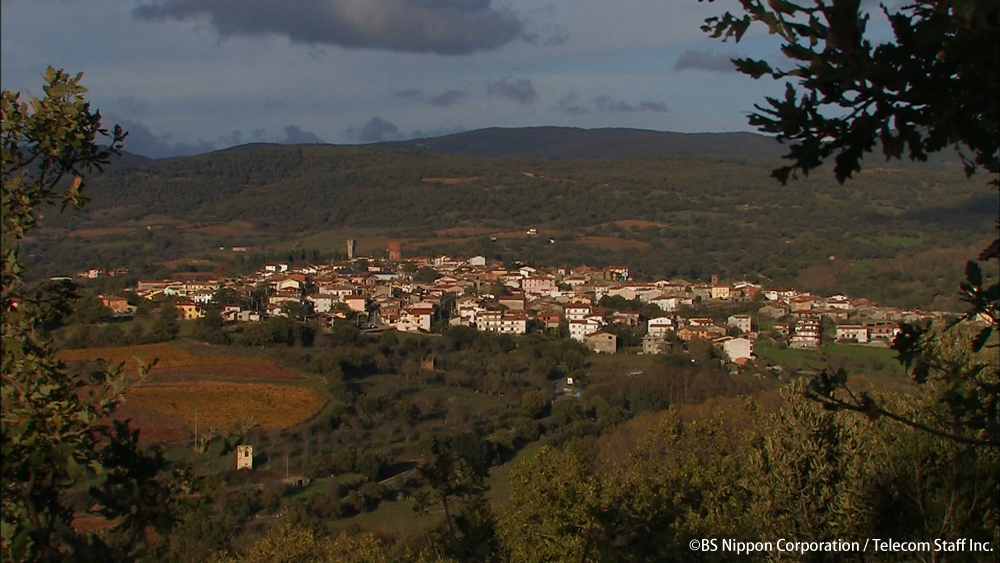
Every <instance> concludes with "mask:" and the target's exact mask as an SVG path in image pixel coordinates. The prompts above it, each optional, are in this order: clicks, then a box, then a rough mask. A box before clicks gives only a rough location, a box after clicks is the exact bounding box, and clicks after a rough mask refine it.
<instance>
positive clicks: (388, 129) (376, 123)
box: [346, 117, 400, 143]
mask: <svg viewBox="0 0 1000 563" xmlns="http://www.w3.org/2000/svg"><path fill="white" fill-rule="evenodd" d="M346 133H347V136H348V137H350V138H352V139H357V141H358V142H359V143H378V142H380V141H395V140H398V139H400V135H399V127H396V124H395V123H392V122H390V121H386V120H384V119H382V118H381V117H373V118H371V119H369V120H368V123H365V124H364V126H363V127H361V128H360V129H358V128H356V127H351V128H349V129H347V131H346Z"/></svg>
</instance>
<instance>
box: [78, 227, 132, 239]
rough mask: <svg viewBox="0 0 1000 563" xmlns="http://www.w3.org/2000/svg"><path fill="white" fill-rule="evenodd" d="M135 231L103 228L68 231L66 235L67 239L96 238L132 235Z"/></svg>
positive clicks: (126, 228)
mask: <svg viewBox="0 0 1000 563" xmlns="http://www.w3.org/2000/svg"><path fill="white" fill-rule="evenodd" d="M134 232H135V229H131V228H128V227H104V228H100V229H77V230H75V231H70V232H68V233H66V236H69V237H80V238H88V239H89V238H98V237H106V236H109V235H122V234H125V233H134Z"/></svg>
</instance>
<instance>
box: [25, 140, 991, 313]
mask: <svg viewBox="0 0 1000 563" xmlns="http://www.w3.org/2000/svg"><path fill="white" fill-rule="evenodd" d="M775 164H776V161H773V160H759V159H744V158H723V157H711V156H699V157H649V158H638V159H590V160H558V161H552V160H525V159H477V158H467V157H457V156H449V155H442V154H432V153H426V152H415V151H403V150H397V149H389V148H386V147H380V146H368V147H336V146H324V145H315V146H292V147H287V146H271V145H261V146H252V147H243V148H241V149H240V150H227V151H220V152H217V153H212V154H206V155H200V156H195V157H189V158H178V159H170V160H156V161H141V162H136V161H130V162H129V163H125V162H121V163H117V164H114V165H112V166H109V167H108V168H107V170H106V171H105V173H103V174H101V175H99V176H96V177H94V178H93V180H92V182H91V183H90V186H89V188H88V192H87V193H88V195H89V196H90V197H91V198H92V200H91V201H90V202H89V203H88V204H87V206H86V207H85V209H84V211H83V213H81V214H80V215H78V216H76V215H72V214H65V213H64V214H58V213H53V212H52V211H49V212H48V216H47V217H46V218H45V220H44V221H43V227H44V228H43V229H40V230H39V231H37V234H36V235H35V236H34V237H33V238H32V239H31V240H29V241H26V243H25V245H26V246H27V248H26V250H27V252H26V254H29V253H30V254H32V257H33V258H34V260H35V261H36V262H38V263H40V264H48V265H49V266H48V267H47V268H44V269H42V268H41V267H40V268H39V269H38V270H37V271H35V272H34V275H36V276H39V275H56V274H65V273H68V272H72V271H74V270H77V269H81V268H84V267H86V266H91V265H94V266H103V267H117V266H122V265H126V266H130V267H132V268H133V269H135V270H136V271H138V272H146V273H150V272H151V271H153V270H155V269H161V270H162V268H163V267H164V266H163V264H162V262H164V261H172V262H169V263H168V267H171V268H173V267H178V266H177V265H181V264H187V265H186V266H185V267H188V268H190V267H191V263H190V259H193V258H197V259H200V260H203V261H205V262H200V263H199V264H201V265H200V266H198V268H209V269H212V268H218V267H221V266H220V264H226V263H231V264H230V266H227V267H235V268H241V267H249V265H251V264H252V263H255V261H256V262H259V261H260V260H262V259H264V258H265V257H269V256H270V257H280V258H282V259H297V260H309V259H320V258H326V257H331V256H336V255H337V254H338V253H340V252H342V249H343V248H344V245H343V242H344V240H345V239H347V238H354V239H357V240H358V241H359V248H360V249H361V251H362V252H365V253H369V254H372V255H378V254H384V249H385V247H386V245H387V244H388V241H390V240H396V241H400V242H402V243H403V246H404V253H405V254H408V255H414V254H417V253H439V252H443V253H449V254H452V255H473V254H484V255H486V256H489V257H490V258H499V259H503V260H512V259H520V260H526V261H531V262H535V263H539V264H570V265H575V264H580V263H590V264H594V265H600V264H606V263H610V262H624V263H626V264H628V265H630V266H631V267H632V268H633V271H635V272H636V273H637V274H639V275H645V276H682V277H685V278H688V279H706V278H707V277H708V276H709V275H710V274H712V273H719V274H721V275H723V276H724V277H728V278H738V277H744V276H746V277H748V278H752V279H763V280H772V282H771V283H776V284H788V285H791V284H795V285H797V286H799V287H803V288H807V289H813V290H816V291H821V292H833V291H847V292H851V293H854V294H857V295H866V296H869V297H872V298H875V299H880V300H888V301H890V302H894V303H899V304H912V305H925V306H926V305H929V304H931V303H933V302H934V300H935V299H940V300H943V301H942V302H948V303H951V302H952V301H953V296H954V293H955V290H954V288H955V287H957V282H958V279H959V277H960V272H961V267H962V264H964V260H966V259H968V258H969V257H971V256H973V255H974V254H975V253H977V252H978V250H979V249H980V248H981V246H982V245H983V243H984V241H985V240H986V238H987V237H988V236H989V234H990V232H991V229H992V225H993V222H994V221H995V215H996V209H997V194H996V192H991V191H990V190H989V189H988V188H987V187H986V186H985V185H984V184H983V183H982V182H981V181H979V180H978V179H973V180H966V179H965V178H963V177H962V175H961V174H960V173H959V172H956V171H950V170H918V169H898V168H887V167H884V166H882V167H874V166H872V167H869V168H867V169H866V171H865V172H864V173H862V174H860V175H859V176H858V177H857V178H856V179H854V180H852V181H850V182H848V183H847V184H846V185H845V186H840V185H838V184H837V183H836V182H835V181H834V180H833V179H832V177H831V176H832V175H831V174H829V173H828V172H824V171H818V172H817V173H814V174H813V175H811V176H810V177H808V178H805V179H801V180H799V181H795V182H791V183H789V185H787V186H781V185H779V184H777V183H776V182H774V181H773V180H772V179H771V178H770V177H769V173H770V170H771V169H772V168H773V167H774V166H775ZM528 227H535V228H536V229H538V232H539V236H534V237H529V236H527V235H526V234H525V230H526V228H528ZM234 245H239V246H249V247H250V248H251V252H250V253H246V254H239V255H236V254H234V253H233V252H231V251H230V250H229V247H231V246H234ZM219 247H225V248H226V251H225V252H221V251H219ZM45 256H48V258H49V259H48V260H43V258H44V257H45ZM185 261H187V262H185ZM168 273H169V272H168Z"/></svg>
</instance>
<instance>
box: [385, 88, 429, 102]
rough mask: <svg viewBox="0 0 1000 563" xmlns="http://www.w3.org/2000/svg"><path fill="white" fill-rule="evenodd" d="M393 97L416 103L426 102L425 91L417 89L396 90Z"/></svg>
mask: <svg viewBox="0 0 1000 563" xmlns="http://www.w3.org/2000/svg"><path fill="white" fill-rule="evenodd" d="M392 95H393V97H396V98H402V99H404V100H413V101H415V102H422V101H423V100H424V91H423V90H417V89H416V88H410V89H408V90H394V91H393V92H392Z"/></svg>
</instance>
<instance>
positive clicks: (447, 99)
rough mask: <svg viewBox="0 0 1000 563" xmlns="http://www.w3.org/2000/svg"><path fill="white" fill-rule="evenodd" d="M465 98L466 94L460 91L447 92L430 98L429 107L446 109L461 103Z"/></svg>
mask: <svg viewBox="0 0 1000 563" xmlns="http://www.w3.org/2000/svg"><path fill="white" fill-rule="evenodd" d="M466 97H468V94H467V93H465V92H463V91H461V90H448V91H445V92H441V93H440V94H438V95H437V96H434V97H433V98H431V105H432V106H437V107H441V108H446V107H448V106H453V105H455V104H457V103H458V102H461V101H462V100H464V99H465V98H466Z"/></svg>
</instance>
